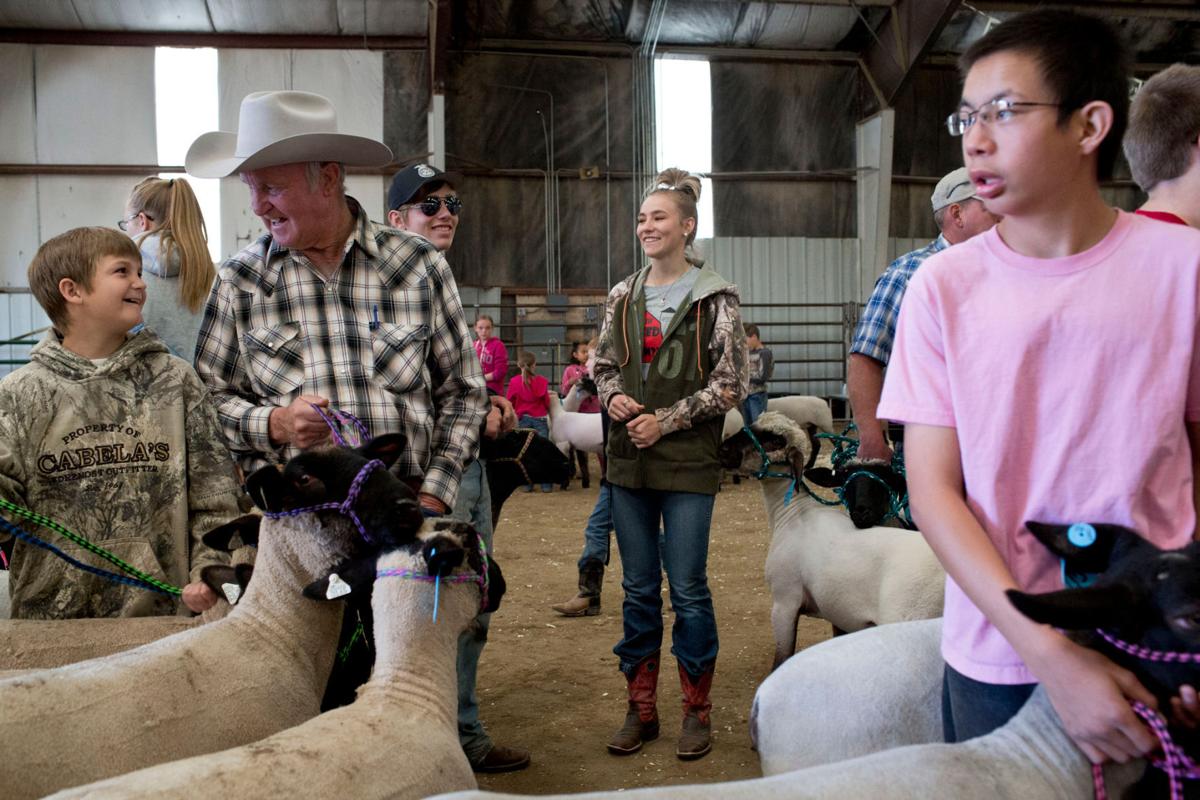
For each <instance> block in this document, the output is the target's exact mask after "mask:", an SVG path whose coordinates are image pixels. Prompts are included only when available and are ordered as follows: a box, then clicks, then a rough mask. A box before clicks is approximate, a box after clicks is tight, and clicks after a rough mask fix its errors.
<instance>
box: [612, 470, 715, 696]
mask: <svg viewBox="0 0 1200 800" xmlns="http://www.w3.org/2000/svg"><path fill="white" fill-rule="evenodd" d="M713 500H714V498H713V496H712V495H708V494H697V493H695V492H662V491H657V490H654V489H626V488H625V487H623V486H613V487H612V511H613V522H614V523H615V526H616V530H617V547H618V549H619V550H620V553H621V567H622V569H623V570H624V579H623V580H622V581H621V588H623V589H624V590H625V602H624V605H623V606H622V609H621V610H622V622H623V623H624V626H625V631H624V633H625V635H624V638H622V639H621V641H620V642H618V643H617V646H616V647H614V648H613V652H614V653H616V654H617V656H618V657H619V658H620V659H621V671H622V672H624V673H625V674H626V675H630V674H632V672H633V669H634V667H636V666H637V664H638V662H640V661H641V660H643V659H644V658H646V656H649V655H651V654H652V653H655V652H657V651H658V650H660V649H661V648H662V638H663V620H662V572H663V568H664V567H665V568H666V571H667V585H668V587H669V588H670V592H671V608H672V610H673V611H674V612H675V624H674V626H673V627H672V629H671V652H672V653H673V654H674V656H675V658H676V659H677V660H678V661H679V663H680V664H681V665H682V666H683V668H684V669H686V670H687V671H688V674H689V675H700V674H702V673H703V672H705V671H706V670H708V669H711V668H712V666H713V664H714V663H715V662H716V660H717V619H716V615H715V614H714V613H713V603H712V593H711V592H710V591H709V589H708V576H707V574H706V567H707V563H708V534H709V527H710V525H711V523H712V509H713ZM660 519H661V520H662V524H663V528H664V535H663V536H662V538H661V539H660V535H659V520H660Z"/></svg>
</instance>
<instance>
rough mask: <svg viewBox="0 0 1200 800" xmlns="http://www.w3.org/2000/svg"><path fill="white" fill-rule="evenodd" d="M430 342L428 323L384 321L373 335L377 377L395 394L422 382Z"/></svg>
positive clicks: (411, 388)
mask: <svg viewBox="0 0 1200 800" xmlns="http://www.w3.org/2000/svg"><path fill="white" fill-rule="evenodd" d="M428 346H429V326H428V325H390V324H387V323H380V324H379V327H378V328H377V329H376V330H374V331H372V335H371V353H372V355H373V356H374V366H375V377H376V379H377V380H378V381H379V382H380V383H382V385H383V386H384V387H385V388H386V389H387V390H388V391H390V392H392V393H394V394H404V393H407V392H411V391H413V390H415V389H417V388H418V387H420V386H422V385H423V384H424V373H425V356H426V352H427V350H428Z"/></svg>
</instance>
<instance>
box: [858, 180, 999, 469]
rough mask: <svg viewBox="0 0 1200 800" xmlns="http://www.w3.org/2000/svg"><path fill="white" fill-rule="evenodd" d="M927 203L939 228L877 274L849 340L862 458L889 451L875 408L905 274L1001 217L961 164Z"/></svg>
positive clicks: (885, 454)
mask: <svg viewBox="0 0 1200 800" xmlns="http://www.w3.org/2000/svg"><path fill="white" fill-rule="evenodd" d="M930 203H931V205H932V206H933V221H934V223H935V224H936V225H937V226H938V230H940V231H941V233H940V234H939V235H938V237H937V238H936V239H934V240H933V241H932V242H930V243H929V244H928V245H926V246H925V247H922V248H921V249H919V250H913V251H912V252H911V253H905V254H904V255H902V256H900V257H899V258H897V259H896V260H895V261H893V262H892V263H891V264H889V265H888V268H887V269H886V270H884V272H883V274H882V275H880V276H879V280H877V281H875V289H874V290H873V291H872V292H871V299H870V300H868V301H867V307H866V309H864V310H863V315H862V318H861V319H859V321H858V327H857V328H856V329H855V331H854V342H853V343H852V344H851V345H850V361H849V364H848V365H847V375H846V389H847V393H848V394H849V395H850V407H851V409H853V411H854V424H855V425H856V426H857V427H858V457H859V458H860V459H862V460H864V461H867V460H872V459H883V460H885V461H887V460H890V459H891V457H892V451H891V448H890V447H889V446H888V443H887V439H886V438H885V436H884V430H883V425H882V423H881V422H880V421H879V419H878V417H876V416H875V409H876V408H878V407H879V396H880V394H881V393H882V392H883V371H884V369H885V368H886V367H887V363H888V359H889V358H890V357H891V354H892V341H893V338H894V337H895V335H896V319H897V318H898V317H899V316H900V301H901V300H902V299H903V298H904V290H905V289H907V288H908V281H909V279H910V278H912V276H913V273H914V272H916V271H917V267H919V266H921V263H922V262H924V261H925V259H927V258H929V257H930V256H931V255H933V254H934V253H937V252H939V251H941V250H945V249H946V248H947V247H949V246H951V245H955V244H959V243H960V242H965V241H966V240H967V239H970V238H971V237H972V236H975V235H976V234H979V233H983V232H984V231H986V230H987V229H988V228H991V227H992V226H993V225H995V224H996V223H997V222H999V221H1000V218H999V217H997V216H995V215H993V214H991V213H989V212H988V210H987V209H986V208H984V206H983V202H982V201H981V200H979V198H977V197H976V196H975V186H974V184H972V183H971V178H970V176H969V175H968V174H967V169H966V167H959V168H958V169H956V170H954V171H953V172H951V173H949V174H948V175H946V176H944V177H943V178H942V179H941V180H940V181H938V183H937V186H935V187H934V189H933V196H932V197H931V198H930Z"/></svg>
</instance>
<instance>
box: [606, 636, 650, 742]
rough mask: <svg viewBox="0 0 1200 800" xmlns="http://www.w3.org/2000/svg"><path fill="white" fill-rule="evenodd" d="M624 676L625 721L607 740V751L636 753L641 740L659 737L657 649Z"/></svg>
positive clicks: (648, 740)
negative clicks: (627, 684) (625, 696)
mask: <svg viewBox="0 0 1200 800" xmlns="http://www.w3.org/2000/svg"><path fill="white" fill-rule="evenodd" d="M625 679H626V680H627V681H629V710H628V711H627V712H626V714H625V724H624V725H622V726H621V729H620V730H619V731H617V732H616V733H614V734H613V737H612V739H610V740H609V742H608V752H610V753H612V754H613V755H618V756H627V755H629V754H630V753H636V752H637V751H638V750H641V749H642V743H643V742H651V741H654V740H655V739H657V738H658V705H657V700H658V653H654V654H653V655H649V656H646V658H644V659H642V660H641V661H639V662H638V663H637V666H636V667H634V668H633V673H632V674H630V675H626V676H625Z"/></svg>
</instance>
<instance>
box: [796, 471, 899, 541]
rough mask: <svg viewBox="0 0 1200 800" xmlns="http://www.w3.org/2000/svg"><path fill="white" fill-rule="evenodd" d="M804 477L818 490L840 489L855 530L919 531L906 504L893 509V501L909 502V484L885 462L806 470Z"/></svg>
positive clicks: (840, 494)
mask: <svg viewBox="0 0 1200 800" xmlns="http://www.w3.org/2000/svg"><path fill="white" fill-rule="evenodd" d="M804 477H805V478H806V479H807V480H808V481H810V482H811V483H815V484H816V485H817V486H822V487H824V488H826V489H834V488H837V489H839V496H840V498H841V500H842V505H844V506H845V507H846V511H848V512H849V513H850V521H851V522H853V523H854V527H856V528H873V527H875V526H876V525H887V526H888V527H892V528H907V529H909V530H916V526H915V525H912V524H911V522H912V520H911V518H910V516H909V515H908V513H907V502H906V503H905V507H904V508H902V509H901V510H897V509H894V508H893V506H892V498H893V497H900V498H904V499H905V501H907V497H906V496H907V494H908V481H907V480H905V478H904V475H903V474H902V473H901V472H897V471H896V470H895V469H894V468H893V467H892V464H891V463H890V462H887V461H884V460H882V459H870V460H867V461H849V462H847V463H845V464H843V465H841V466H840V467H838V468H836V469H832V470H831V469H829V468H828V467H815V468H813V469H809V470H806V471H805V472H804Z"/></svg>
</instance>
